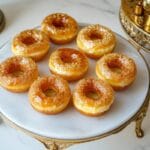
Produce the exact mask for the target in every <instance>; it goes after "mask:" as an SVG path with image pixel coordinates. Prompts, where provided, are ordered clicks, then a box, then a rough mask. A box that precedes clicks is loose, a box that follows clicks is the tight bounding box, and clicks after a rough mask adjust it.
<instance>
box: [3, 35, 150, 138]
mask: <svg viewBox="0 0 150 150" xmlns="http://www.w3.org/2000/svg"><path fill="white" fill-rule="evenodd" d="M116 37H117V46H116V48H115V50H114V52H119V53H123V54H126V55H128V56H130V57H131V58H133V59H134V61H135V63H136V66H137V76H136V80H135V81H134V83H133V84H132V85H131V86H130V87H129V88H127V89H126V90H123V91H119V92H116V93H115V94H116V97H115V102H114V104H113V106H112V107H111V109H110V111H108V112H107V113H105V114H104V115H103V116H100V117H87V116H83V115H82V114H80V113H78V112H77V111H76V110H75V109H74V107H69V108H67V109H66V111H63V112H62V113H60V114H57V115H43V114H40V113H38V112H36V111H35V110H34V109H33V108H32V107H31V106H30V104H29V100H28V92H26V93H12V92H9V91H6V90H5V89H3V88H2V87H0V95H1V96H2V98H1V99H0V112H1V113H2V114H4V115H5V116H6V117H7V118H8V119H10V120H11V121H13V122H14V123H15V124H17V125H19V126H21V127H23V128H24V129H27V130H29V131H31V132H33V133H36V134H39V135H42V136H46V137H51V138H58V139H82V138H89V137H94V136H98V135H101V134H104V133H106V132H109V131H111V130H113V129H115V128H117V127H119V126H120V125H122V124H123V123H125V122H126V121H127V120H129V119H130V118H131V117H132V116H133V115H134V114H135V113H136V112H137V111H138V110H139V108H140V107H141V105H142V104H143V102H144V100H145V97H146V95H147V91H148V87H149V75H148V70H147V66H146V64H145V62H144V60H143V58H142V57H141V56H140V55H139V53H138V52H137V51H136V49H135V48H134V47H133V46H132V45H131V44H130V43H129V42H127V41H126V40H125V39H123V38H121V37H120V36H118V35H117V34H116ZM58 47H71V48H76V49H77V46H76V40H75V41H73V42H72V43H70V44H66V45H59V46H56V45H52V46H51V49H50V51H49V54H48V55H47V56H46V58H45V59H43V60H42V61H40V62H39V63H38V69H39V75H40V76H43V75H46V76H48V75H50V72H49V67H48V60H49V57H50V54H51V53H52V51H54V50H55V49H57V48H58ZM12 55H13V54H12V52H11V42H8V43H7V44H6V45H5V46H4V47H3V48H2V49H1V51H0V62H1V61H2V60H4V59H6V58H8V57H10V56H12ZM88 60H89V70H88V73H87V74H86V76H85V77H96V74H95V63H96V61H95V60H92V59H88ZM143 72H144V74H143ZM77 82H78V81H77ZM75 85H76V83H75V82H73V83H70V87H71V88H72V90H74V86H75ZM131 98H132V100H131ZM14 108H15V109H14ZM34 118H36V119H34ZM79 122H80V124H79Z"/></svg>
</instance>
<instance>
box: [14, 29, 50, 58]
mask: <svg viewBox="0 0 150 150" xmlns="http://www.w3.org/2000/svg"><path fill="white" fill-rule="evenodd" d="M49 48H50V43H49V38H48V37H47V35H46V34H45V33H44V32H42V31H40V30H37V29H30V30H25V31H22V32H20V33H19V34H17V35H16V36H15V37H14V38H13V41H12V45H11V49H12V52H13V53H14V54H15V55H19V56H25V57H31V58H33V59H34V60H35V61H39V60H41V59H42V58H43V57H44V56H45V55H46V53H47V52H48V50H49Z"/></svg>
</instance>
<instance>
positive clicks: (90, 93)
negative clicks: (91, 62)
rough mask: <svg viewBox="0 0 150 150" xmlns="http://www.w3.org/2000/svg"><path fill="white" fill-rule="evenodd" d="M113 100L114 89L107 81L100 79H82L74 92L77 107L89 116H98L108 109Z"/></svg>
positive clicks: (74, 102) (74, 101)
mask: <svg viewBox="0 0 150 150" xmlns="http://www.w3.org/2000/svg"><path fill="white" fill-rule="evenodd" d="M113 101H114V91H113V89H112V88H111V86H110V85H109V84H108V83H107V82H105V81H102V80H100V79H94V78H87V79H82V80H80V81H79V82H78V84H77V85H76V87H75V91H74V93H73V104H74V106H75V108H76V109H77V110H79V111H80V112H81V113H83V114H85V115H89V116H98V115H101V114H103V113H104V112H106V111H108V110H109V108H110V106H111V105H112V103H113Z"/></svg>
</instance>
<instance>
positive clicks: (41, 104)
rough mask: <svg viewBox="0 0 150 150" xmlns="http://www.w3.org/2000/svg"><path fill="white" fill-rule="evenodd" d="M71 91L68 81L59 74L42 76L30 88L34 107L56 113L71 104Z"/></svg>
mask: <svg viewBox="0 0 150 150" xmlns="http://www.w3.org/2000/svg"><path fill="white" fill-rule="evenodd" d="M70 98H71V92H70V88H69V85H68V83H67V81H65V80H64V79H63V78H61V77H58V76H49V77H42V78H39V79H38V80H36V81H35V82H34V83H33V84H32V86H31V88H30V90H29V100H30V103H31V105H32V107H33V108H34V109H35V110H37V111H39V112H42V113H45V114H56V113H59V112H61V111H63V110H64V109H65V108H66V107H67V105H68V104H69V101H70Z"/></svg>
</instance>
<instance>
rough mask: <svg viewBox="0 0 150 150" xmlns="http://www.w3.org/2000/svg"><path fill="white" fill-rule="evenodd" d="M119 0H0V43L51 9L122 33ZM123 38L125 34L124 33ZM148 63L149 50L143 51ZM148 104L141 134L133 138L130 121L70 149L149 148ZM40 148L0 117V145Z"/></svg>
mask: <svg viewBox="0 0 150 150" xmlns="http://www.w3.org/2000/svg"><path fill="white" fill-rule="evenodd" d="M119 6H120V0H111V1H110V0H70V1H67V0H61V1H60V0H44V1H41V0H5V1H4V0H0V9H2V10H3V12H4V14H5V17H6V26H5V29H4V31H3V32H2V33H0V47H1V46H2V45H3V44H4V43H6V42H7V41H8V40H9V39H11V38H12V37H13V36H14V35H15V34H16V33H18V32H20V31H22V30H24V29H28V28H33V27H35V26H37V25H40V23H41V20H42V19H43V18H44V17H45V16H46V15H48V14H50V13H54V12H65V13H68V14H70V15H71V16H73V17H74V18H75V19H76V20H77V21H78V22H84V23H99V24H103V25H106V26H108V27H110V28H111V29H112V30H113V31H115V32H117V33H119V34H121V35H122V36H124V37H126V35H125V33H124V32H123V30H122V29H121V25H120V23H119V19H118V18H119V17H118V12H119ZM126 38H127V37H126ZM143 54H144V56H145V57H146V59H147V61H148V63H149V64H150V54H148V53H145V52H143ZM149 122H150V108H149V110H148V113H147V116H146V118H145V120H144V123H143V129H144V131H145V136H144V138H142V139H137V138H136V136H135V132H134V126H135V124H134V123H131V125H129V126H128V127H127V128H126V129H124V130H123V131H122V132H120V133H118V134H115V135H112V136H109V137H106V138H104V139H101V140H98V141H94V142H89V143H84V144H79V145H75V146H72V147H71V148H68V149H70V150H77V149H78V150H91V149H94V150H100V149H102V150H117V149H121V150H127V149H128V150H149V149H150V142H149V139H150V124H149ZM12 148H13V149H15V150H18V149H21V150H43V149H44V147H43V145H42V144H41V143H39V142H38V141H36V140H34V139H32V138H31V137H28V136H27V135H25V134H23V133H21V132H18V131H16V130H15V129H12V128H10V127H8V126H7V125H6V124H4V122H2V120H0V149H1V150H8V149H12Z"/></svg>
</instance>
